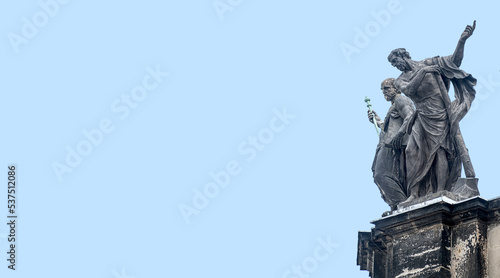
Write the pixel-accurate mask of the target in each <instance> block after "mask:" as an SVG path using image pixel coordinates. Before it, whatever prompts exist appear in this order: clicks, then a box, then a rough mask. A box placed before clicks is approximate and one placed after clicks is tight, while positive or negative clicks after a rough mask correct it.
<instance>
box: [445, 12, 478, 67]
mask: <svg viewBox="0 0 500 278" xmlns="http://www.w3.org/2000/svg"><path fill="white" fill-rule="evenodd" d="M474 29H476V21H475V20H474V23H473V24H472V26H470V25H467V27H465V30H464V32H463V33H462V35H461V36H460V39H459V40H458V44H457V48H456V49H455V52H454V53H453V55H452V56H451V57H452V60H453V63H455V65H457V67H460V65H461V64H462V59H463V58H464V48H465V42H466V41H467V39H468V38H470V36H472V33H474Z"/></svg>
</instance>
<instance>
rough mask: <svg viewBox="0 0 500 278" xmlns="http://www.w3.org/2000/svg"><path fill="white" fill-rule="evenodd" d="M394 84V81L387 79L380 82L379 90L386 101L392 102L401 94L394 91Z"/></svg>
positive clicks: (396, 90)
mask: <svg viewBox="0 0 500 278" xmlns="http://www.w3.org/2000/svg"><path fill="white" fill-rule="evenodd" d="M394 82H396V79H394V78H387V79H386V80H384V81H382V84H381V85H380V89H381V90H382V93H383V94H384V98H385V100H387V101H393V100H394V99H395V98H396V96H397V95H398V94H401V92H400V91H399V90H398V89H396V86H395V85H394Z"/></svg>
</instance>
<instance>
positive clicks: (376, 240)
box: [357, 197, 500, 278]
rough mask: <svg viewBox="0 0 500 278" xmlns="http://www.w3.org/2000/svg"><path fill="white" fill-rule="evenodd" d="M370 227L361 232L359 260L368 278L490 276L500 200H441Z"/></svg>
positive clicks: (498, 223)
mask: <svg viewBox="0 0 500 278" xmlns="http://www.w3.org/2000/svg"><path fill="white" fill-rule="evenodd" d="M372 223H373V224H374V225H375V227H374V228H372V230H371V232H360V233H359V234H358V260H357V262H358V265H359V266H360V268H361V270H368V271H369V275H370V277H374V278H428V277H453V278H486V277H488V273H487V249H488V248H487V235H488V227H490V226H492V227H493V226H498V225H500V198H498V199H494V200H491V201H487V200H485V199H483V198H481V197H474V198H470V199H467V200H464V201H461V202H455V201H452V200H450V199H447V198H442V197H441V198H438V199H437V202H434V203H432V202H431V203H429V204H427V205H417V206H415V207H410V208H409V209H408V210H400V211H396V212H395V213H393V214H392V215H390V216H387V217H383V218H381V219H378V220H375V221H373V222H372ZM490 277H493V276H490Z"/></svg>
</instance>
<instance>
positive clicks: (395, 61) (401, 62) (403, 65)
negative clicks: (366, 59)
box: [389, 55, 411, 72]
mask: <svg viewBox="0 0 500 278" xmlns="http://www.w3.org/2000/svg"><path fill="white" fill-rule="evenodd" d="M389 62H391V65H392V66H393V67H396V68H397V69H398V70H400V71H402V72H405V71H410V70H411V68H410V65H408V62H406V60H405V59H403V58H402V57H400V56H397V55H392V56H391V57H389Z"/></svg>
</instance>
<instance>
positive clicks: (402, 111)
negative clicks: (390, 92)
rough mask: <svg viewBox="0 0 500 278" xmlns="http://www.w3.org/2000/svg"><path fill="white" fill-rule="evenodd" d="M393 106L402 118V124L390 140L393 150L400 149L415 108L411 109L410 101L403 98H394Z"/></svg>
mask: <svg viewBox="0 0 500 278" xmlns="http://www.w3.org/2000/svg"><path fill="white" fill-rule="evenodd" d="M395 104H396V109H397V110H398V112H399V115H400V116H401V117H402V118H403V124H402V125H401V126H400V127H399V130H398V132H397V133H396V135H395V136H394V138H393V139H392V142H391V144H392V146H393V147H394V148H395V149H401V147H402V145H403V138H404V135H405V134H406V130H407V129H408V125H409V124H410V121H411V119H412V117H413V113H415V108H414V107H413V104H412V103H411V101H410V100H409V99H408V98H406V97H403V96H400V97H398V98H396V101H395Z"/></svg>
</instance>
